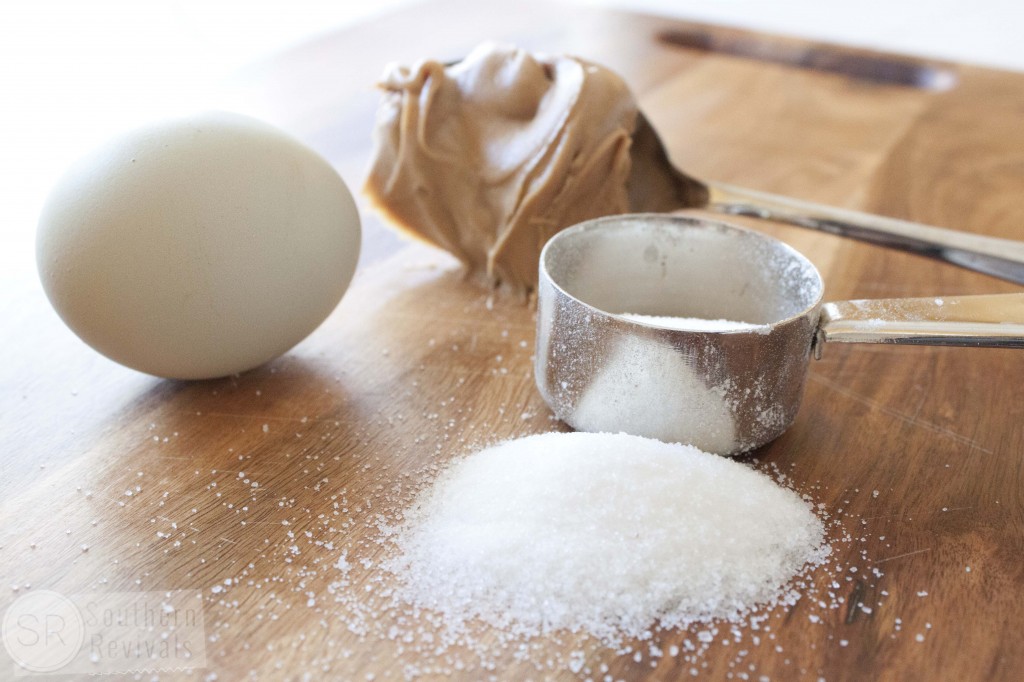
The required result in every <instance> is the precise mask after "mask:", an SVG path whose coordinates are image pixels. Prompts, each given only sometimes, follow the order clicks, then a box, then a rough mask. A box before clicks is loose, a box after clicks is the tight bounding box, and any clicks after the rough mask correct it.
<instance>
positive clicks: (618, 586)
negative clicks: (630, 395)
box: [389, 433, 830, 643]
mask: <svg viewBox="0 0 1024 682" xmlns="http://www.w3.org/2000/svg"><path fill="white" fill-rule="evenodd" d="M392 539H393V540H394V542H395V544H396V545H397V547H398V548H399V550H400V553H399V554H398V555H397V556H396V557H394V558H393V559H392V560H391V564H390V566H389V568H390V570H391V571H392V572H394V573H395V574H396V575H397V577H398V578H399V581H398V582H399V587H398V592H397V594H396V595H395V596H397V597H399V598H400V599H402V600H403V601H407V602H409V603H411V604H413V605H415V606H417V607H420V608H425V609H429V610H431V611H435V612H438V613H440V614H441V615H442V616H443V618H444V621H445V623H446V625H448V626H449V627H452V628H455V629H458V628H459V627H460V625H466V624H469V623H471V622H473V621H477V620H479V621H483V622H485V623H487V624H490V625H493V626H496V627H499V628H502V629H503V630H505V631H509V632H511V633H514V634H515V635H519V636H533V635H539V634H545V633H549V632H552V631H555V630H563V629H564V630H570V631H574V632H580V631H582V632H586V633H588V634H591V635H593V636H595V637H598V638H599V639H601V640H604V641H605V642H608V643H614V642H618V641H621V640H622V639H623V638H629V637H640V638H645V637H649V636H650V633H651V631H652V629H656V628H672V627H683V628H685V627H687V626H689V625H690V624H691V623H695V622H708V621H712V620H717V619H725V620H728V621H732V622H739V621H741V620H743V619H744V618H746V617H747V616H749V614H750V613H751V612H752V611H755V610H760V609H762V608H771V607H773V606H776V605H778V604H780V603H787V604H791V603H793V602H795V600H796V599H798V598H799V594H798V593H797V592H796V591H795V590H793V589H791V588H789V587H787V584H788V583H789V582H790V580H791V579H792V578H793V577H794V576H796V575H797V574H798V573H799V572H800V571H801V570H803V569H805V568H807V567H808V566H814V565H818V564H820V563H822V562H823V561H824V560H825V559H826V557H827V556H828V554H829V552H830V548H829V546H828V545H827V543H826V542H825V540H824V528H823V525H822V523H821V521H820V520H819V519H818V518H817V517H816V516H815V515H814V513H813V512H812V511H811V509H810V506H809V504H808V503H807V502H806V501H804V500H803V499H802V498H801V497H799V496H798V495H797V494H796V493H794V492H793V491H791V490H788V489H786V488H783V487H781V486H779V485H778V484H776V483H775V482H774V481H772V479H771V478H769V477H767V476H766V475H764V474H761V473H759V472H756V471H754V470H753V469H750V468H749V467H747V466H745V465H743V464H741V463H739V462H736V461H733V460H729V459H726V458H722V457H718V456H715V455H709V454H706V453H703V452H701V451H699V450H697V449H696V448H693V447H690V446H683V445H676V444H667V443H663V442H660V441H657V440H652V439H646V438H640V437H637V436H629V435H625V434H592V433H546V434H540V435H535V436H529V437H526V438H521V439H518V440H512V441H507V442H505V443H502V444H500V445H497V446H494V447H491V448H488V449H485V450H482V451H480V452H478V453H476V454H475V455H472V456H470V457H467V458H466V459H463V460H460V461H457V462H456V463H455V464H453V465H452V466H450V467H449V468H448V469H446V470H445V471H444V472H442V474H441V475H440V476H439V477H438V478H437V480H436V481H435V482H434V485H433V486H432V487H431V488H429V489H427V490H426V491H424V492H423V493H422V494H421V495H420V496H419V498H418V499H417V500H416V502H415V503H414V504H413V505H412V507H411V508H410V509H409V510H408V511H407V513H406V514H405V519H404V522H403V523H402V524H401V526H400V527H399V528H397V529H396V531H395V535H394V536H393V537H392Z"/></svg>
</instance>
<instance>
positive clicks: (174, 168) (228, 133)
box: [36, 112, 360, 379]
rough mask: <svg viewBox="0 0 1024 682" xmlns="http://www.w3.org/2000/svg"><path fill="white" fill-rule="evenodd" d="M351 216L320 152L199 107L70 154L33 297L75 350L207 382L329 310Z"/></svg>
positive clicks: (345, 268) (39, 247)
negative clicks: (82, 347) (83, 346)
mask: <svg viewBox="0 0 1024 682" xmlns="http://www.w3.org/2000/svg"><path fill="white" fill-rule="evenodd" d="M359 246H360V224H359V213H358V211H357V209H356V206H355V202H354V201H353V200H352V195H351V194H350V192H349V191H348V188H347V187H346V186H345V184H344V183H343V182H342V180H341V178H340V177H339V176H338V174H337V173H336V172H335V171H334V169H333V168H332V167H331V166H330V164H328V163H327V161H325V160H324V159H323V158H322V157H321V156H319V155H318V154H317V153H316V152H314V151H312V150H311V149H309V148H307V147H305V146H304V145H302V144H301V143H299V142H298V141H296V140H294V139H293V138H291V137H289V136H288V135H286V134H284V133H283V132H281V131H279V130H277V129H275V128H273V127H272V126H269V125H267V124H265V123H263V122H261V121H257V120H255V119H252V118H249V117H246V116H240V115H237V114H228V113H219V112H216V113H206V114H200V115H196V116H192V117H188V118H183V119H177V120H171V121H167V122H163V123H159V124H155V125H152V126H149V127H146V128H142V129H139V130H135V131H133V132H130V133H128V134H125V135H123V136H121V137H119V138H117V139H114V140H112V141H111V142H109V143H108V144H106V145H105V146H103V147H101V148H100V149H98V150H96V151H94V152H93V153H91V154H90V155H88V156H86V157H85V158H83V159H81V160H80V161H79V162H77V163H76V164H75V165H74V166H72V167H71V169H70V170H69V171H68V172H67V173H66V174H65V175H64V176H63V177H62V178H61V179H60V180H59V181H58V183H57V185H56V187H55V188H54V189H53V191H52V192H51V194H50V196H49V198H48V199H47V201H46V204H45V206H44V207H43V211H42V214H41V217H40V223H39V231H38V235H37V242H36V257H37V264H38V267H39V275H40V278H41V279H42V283H43V288H44V289H45V290H46V294H47V296H48V297H49V299H50V301H51V303H52V304H53V307H54V308H55V309H56V310H57V313H58V314H59V315H60V316H61V318H62V319H63V320H64V322H66V323H67V325H68V326H69V327H70V328H71V329H72V330H73V331H74V332H75V333H76V334H77V335H78V336H79V337H81V338H82V339H83V340H84V341H85V342H86V343H88V344H89V345H90V346H92V347H93V348H95V349H96V350H98V351H99V352H101V353H103V354H104V355H106V356H107V357H109V358H111V359H113V360H115V361H117V362H119V363H121V364H123V365H127V366H128V367H132V368H134V369H137V370H140V371H142V372H147V373H149V374H154V375H157V376H162V377H172V378H177V379H203V378H211V377H219V376H225V375H228V374H233V373H236V372H242V371H245V370H247V369H251V368H253V367H256V366H258V365H260V364H262V363H264V362H266V361H268V360H270V359H272V358H274V357H276V356H278V355H280V354H282V353H284V352H286V351H287V350H288V349H290V348H291V347H292V346H294V345H295V344H296V343H298V342H299V341H301V340H302V339H303V338H305V337H306V336H307V335H308V334H309V333H310V332H312V331H313V330H314V329H315V328H316V327H317V326H319V325H320V323H321V322H323V321H324V319H325V318H326V317H327V316H328V315H329V314H330V312H331V311H332V310H333V309H334V307H335V306H336V305H337V304H338V301H339V300H340V299H341V296H342V294H343V293H344V292H345V289H346V288H347V287H348V284H349V282H350V281H351V279H352V274H353V272H354V271H355V267H356V260H357V259H358V256H359Z"/></svg>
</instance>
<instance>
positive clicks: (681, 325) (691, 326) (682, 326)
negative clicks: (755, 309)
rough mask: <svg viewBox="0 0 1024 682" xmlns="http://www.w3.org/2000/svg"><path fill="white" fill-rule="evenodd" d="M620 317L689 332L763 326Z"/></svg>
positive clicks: (667, 317) (635, 316) (696, 318)
mask: <svg viewBox="0 0 1024 682" xmlns="http://www.w3.org/2000/svg"><path fill="white" fill-rule="evenodd" d="M620 317H624V318H626V319H627V320H632V321H634V322H643V323H644V324H649V325H653V326H655V327H665V328H667V329H679V330H682V331H688V332H733V331H742V330H745V329H756V328H757V327H759V326H761V325H757V324H752V323H750V322H739V321H736V320H706V319H704V318H701V317H671V316H665V315H639V314H636V313H622V314H621V315H620Z"/></svg>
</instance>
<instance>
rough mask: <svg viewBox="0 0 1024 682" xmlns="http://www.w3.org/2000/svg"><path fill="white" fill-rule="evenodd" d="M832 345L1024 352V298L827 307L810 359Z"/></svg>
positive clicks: (841, 303) (1004, 296) (910, 300)
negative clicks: (1015, 350)
mask: <svg viewBox="0 0 1024 682" xmlns="http://www.w3.org/2000/svg"><path fill="white" fill-rule="evenodd" d="M832 342H839V343H899V344H913V345H921V346H978V347H988V348H1024V294H988V295H981V296H943V297H940V298H890V299H870V300H863V301H837V302H834V303H826V304H825V305H823V306H822V308H821V317H820V318H819V320H818V331H817V335H816V338H815V343H814V356H815V357H816V358H820V357H821V347H822V345H824V344H825V343H832Z"/></svg>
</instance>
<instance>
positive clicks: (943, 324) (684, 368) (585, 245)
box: [535, 214, 1024, 455]
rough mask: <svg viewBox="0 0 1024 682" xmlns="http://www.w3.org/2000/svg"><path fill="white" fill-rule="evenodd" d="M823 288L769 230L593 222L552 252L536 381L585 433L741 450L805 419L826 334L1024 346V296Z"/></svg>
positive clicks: (544, 271) (650, 217)
mask: <svg viewBox="0 0 1024 682" xmlns="http://www.w3.org/2000/svg"><path fill="white" fill-rule="evenodd" d="M823 292H824V284H823V282H822V278H821V275H820V274H819V273H818V270H817V269H816V268H815V267H814V265H813V264H812V263H811V262H810V261H809V260H807V258H805V257H804V256H803V255H801V254H800V253H798V252H797V251H795V250H794V249H792V248H791V247H789V246H788V245H786V244H784V243H782V242H780V241H778V240H776V239H773V238H771V237H769V236H767V235H764V234H761V233H759V232H754V231H752V230H747V229H744V228H740V227H735V226H733V225H728V224H726V223H722V222H718V221H713V220H705V219H701V218H693V217H684V216H670V215H659V214H635V215H622V216H609V217H606V218H598V219H596V220H590V221H587V222H584V223H581V224H579V225H576V226H574V227H570V228H568V229H566V230H563V231H561V232H559V233H558V234H556V235H555V236H554V237H552V238H551V240H550V241H548V243H547V245H546V246H545V247H544V250H543V251H542V252H541V257H540V277H539V284H538V293H537V295H538V304H537V305H538V315H537V349H536V351H537V352H536V358H535V376H536V381H537V387H538V388H539V389H540V393H541V395H542V396H543V397H544V399H545V400H546V401H547V403H548V405H550V406H551V409H552V410H553V411H554V413H555V415H556V416H557V417H558V418H559V419H561V420H562V421H564V422H566V423H567V424H569V425H570V426H572V427H573V428H575V429H577V430H580V431H605V432H619V431H624V432H626V433H631V434H635V435H640V436H647V437H651V438H657V439H659V440H662V441H666V442H681V443H688V444H692V445H694V446H696V447H698V448H700V449H702V450H705V451H707V452H715V453H718V454H723V455H731V454H738V453H742V452H746V451H748V450H752V449H754V448H757V447H760V446H762V445H764V444H765V443H768V442H769V441H771V440H773V439H774V438H776V437H778V436H779V435H780V434H782V432H783V431H785V430H786V429H787V428H788V427H789V426H790V424H792V423H793V420H794V418H795V417H796V413H797V410H798V408H799V406H800V400H801V397H802V395H803V390H804V384H805V380H806V377H807V369H808V363H809V361H810V358H811V357H812V356H815V357H820V353H821V351H822V347H823V346H824V345H825V344H826V343H829V342H854V343H903V344H927V345H952V346H992V347H1011V348H1024V295H1022V294H1000V295H988V296H959V297H943V298H922V299H888V300H884V299H883V300H866V301H844V302H837V303H825V304H823V303H822V295H823ZM626 314H630V315H649V316H669V317H676V318H700V319H704V320H729V321H739V322H745V323H750V325H751V326H748V327H744V328H740V327H739V326H738V325H731V324H728V323H726V322H718V323H715V325H716V328H715V329H714V330H711V331H708V330H706V329H705V330H698V329H696V325H694V328H693V329H677V328H667V327H665V326H662V323H651V322H647V321H643V320H637V319H633V318H631V317H625V316H624V315H626ZM680 322H681V325H682V326H687V325H688V324H693V323H686V322H685V321H680ZM673 326H674V325H673Z"/></svg>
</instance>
